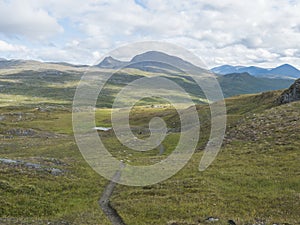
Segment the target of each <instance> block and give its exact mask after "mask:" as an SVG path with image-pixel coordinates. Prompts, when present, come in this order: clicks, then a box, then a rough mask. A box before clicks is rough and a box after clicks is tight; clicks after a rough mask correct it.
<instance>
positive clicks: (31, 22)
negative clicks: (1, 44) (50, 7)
mask: <svg viewBox="0 0 300 225" xmlns="http://www.w3.org/2000/svg"><path fill="white" fill-rule="evenodd" d="M62 31H63V28H62V27H61V26H60V25H59V24H58V23H57V21H56V19H55V18H53V17H51V16H50V15H49V13H48V12H47V11H46V10H45V9H42V8H35V7H34V6H33V5H30V4H28V2H26V1H18V0H12V1H4V0H2V1H0V33H3V34H5V35H17V36H18V35H21V36H23V37H29V38H35V39H36V38H37V39H44V38H46V37H49V36H52V35H54V34H57V33H59V32H62Z"/></svg>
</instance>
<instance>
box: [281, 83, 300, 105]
mask: <svg viewBox="0 0 300 225" xmlns="http://www.w3.org/2000/svg"><path fill="white" fill-rule="evenodd" d="M299 100H300V79H298V80H296V81H295V83H294V84H292V86H290V87H289V89H287V90H285V91H284V92H283V93H282V94H281V95H280V97H279V98H278V99H277V103H278V104H286V103H290V102H294V101H299Z"/></svg>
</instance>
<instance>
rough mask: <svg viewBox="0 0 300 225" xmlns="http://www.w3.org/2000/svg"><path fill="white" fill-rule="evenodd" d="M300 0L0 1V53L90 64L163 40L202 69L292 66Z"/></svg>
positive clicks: (297, 49) (299, 54)
mask: <svg viewBox="0 0 300 225" xmlns="http://www.w3.org/2000/svg"><path fill="white" fill-rule="evenodd" d="M299 12H300V1H295V0H293V1H286V0H252V1H236V0H210V1H207V0H206V1H203V0H190V1H189V0H187V1H181V0H180V1H179V0H178V1H176V0H151V1H150V0H111V1H107V0H85V1H82V0H63V1H57V0H27V1H19V0H0V58H8V59H11V58H21V59H35V60H42V61H65V62H70V63H76V64H93V63H95V62H96V61H97V60H98V59H99V58H100V57H101V56H102V55H104V54H106V53H107V52H109V51H110V50H113V49H114V48H117V47H118V46H120V45H124V44H126V43H132V42H136V41H145V40H151V41H167V42H170V43H174V44H177V45H179V46H181V47H184V48H186V49H188V50H190V51H192V52H193V53H194V54H196V55H198V56H199V57H201V58H202V60H203V61H204V62H205V63H206V64H207V65H208V66H209V67H212V66H216V65H222V64H232V65H258V66H264V67H273V66H278V65H279V64H283V63H290V64H293V65H294V66H296V67H298V68H299V67H300V41H299V40H300V13H299Z"/></svg>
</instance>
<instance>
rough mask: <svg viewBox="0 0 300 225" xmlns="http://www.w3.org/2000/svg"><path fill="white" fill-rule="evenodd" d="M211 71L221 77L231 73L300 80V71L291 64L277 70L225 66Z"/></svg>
mask: <svg viewBox="0 0 300 225" xmlns="http://www.w3.org/2000/svg"><path fill="white" fill-rule="evenodd" d="M211 71H212V72H214V73H216V74H219V75H225V74H230V73H249V74H251V75H253V76H256V77H267V78H284V79H297V78H300V71H299V70H298V69H297V68H295V67H293V66H291V65H289V64H284V65H281V66H278V67H276V68H261V67H256V66H249V67H246V66H231V65H223V66H218V67H214V68H212V69H211Z"/></svg>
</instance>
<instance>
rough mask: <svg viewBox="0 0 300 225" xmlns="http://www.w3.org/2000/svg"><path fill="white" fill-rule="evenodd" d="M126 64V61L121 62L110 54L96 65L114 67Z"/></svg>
mask: <svg viewBox="0 0 300 225" xmlns="http://www.w3.org/2000/svg"><path fill="white" fill-rule="evenodd" d="M126 64H127V62H123V61H120V60H117V59H115V58H113V57H111V56H107V57H105V58H104V59H103V60H102V61H101V62H100V63H99V64H98V65H97V66H98V67H101V68H109V69H116V68H120V67H122V66H125V65H126Z"/></svg>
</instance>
